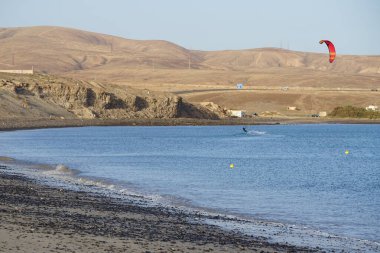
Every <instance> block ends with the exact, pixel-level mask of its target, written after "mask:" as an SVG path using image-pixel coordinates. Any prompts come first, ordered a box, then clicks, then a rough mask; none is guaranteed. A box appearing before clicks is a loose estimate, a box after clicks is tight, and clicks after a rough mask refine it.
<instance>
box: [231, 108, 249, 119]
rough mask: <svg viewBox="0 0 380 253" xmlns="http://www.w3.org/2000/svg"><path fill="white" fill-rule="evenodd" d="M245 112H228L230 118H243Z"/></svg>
mask: <svg viewBox="0 0 380 253" xmlns="http://www.w3.org/2000/svg"><path fill="white" fill-rule="evenodd" d="M246 112H247V111H245V110H229V113H230V114H231V117H237V118H243V117H244V116H245V115H246Z"/></svg>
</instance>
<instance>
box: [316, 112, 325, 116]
mask: <svg viewBox="0 0 380 253" xmlns="http://www.w3.org/2000/svg"><path fill="white" fill-rule="evenodd" d="M318 115H319V117H326V116H327V112H319V113H318Z"/></svg>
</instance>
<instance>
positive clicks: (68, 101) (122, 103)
mask: <svg viewBox="0 0 380 253" xmlns="http://www.w3.org/2000/svg"><path fill="white" fill-rule="evenodd" d="M218 109H219V108H216V110H210V109H209V108H207V107H205V106H201V105H193V104H190V103H188V102H186V101H184V100H183V99H182V97H180V96H176V95H174V94H170V93H163V92H152V91H148V90H138V89H134V88H131V87H126V86H124V87H122V88H120V87H119V86H116V85H112V84H104V83H97V82H87V81H83V80H75V79H70V78H64V77H57V76H52V75H47V74H34V75H22V74H8V73H0V119H18V118H19V119H25V120H28V119H78V118H79V119H95V118H100V119H129V118H142V119H152V118H179V117H191V118H205V119H218V118H222V117H225V116H226V115H225V114H224V113H223V110H219V111H218Z"/></svg>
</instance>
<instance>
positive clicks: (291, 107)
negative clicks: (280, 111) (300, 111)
mask: <svg viewBox="0 0 380 253" xmlns="http://www.w3.org/2000/svg"><path fill="white" fill-rule="evenodd" d="M288 110H289V111H296V110H297V107H296V106H288Z"/></svg>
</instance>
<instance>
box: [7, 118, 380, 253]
mask: <svg viewBox="0 0 380 253" xmlns="http://www.w3.org/2000/svg"><path fill="white" fill-rule="evenodd" d="M247 128H248V130H249V132H248V133H243V131H242V127H239V126H199V127H197V126H175V127H140V126H138V127H137V126H134V127H84V128H62V129H41V130H24V131H13V132H0V155H2V156H9V157H13V158H16V159H20V160H24V161H29V162H33V163H43V164H52V165H56V164H64V165H65V166H68V167H69V168H72V169H76V170H78V171H79V174H78V175H76V176H77V177H81V178H92V179H94V178H95V179H96V178H98V179H102V180H107V181H108V182H112V183H113V184H114V185H118V186H119V187H123V188H126V189H131V190H133V191H134V192H139V193H140V194H142V195H147V196H148V195H149V196H157V199H158V200H160V201H163V202H166V203H171V204H174V205H177V206H188V207H193V208H199V209H201V210H211V211H214V212H219V213H222V214H229V215H234V216H237V217H242V218H244V219H248V220H250V219H252V220H258V221H268V222H275V223H276V224H285V225H286V224H288V225H290V227H292V226H293V227H294V226H297V227H299V228H304V229H307V230H310V229H311V230H313V231H318V232H319V233H321V234H324V235H326V238H331V237H332V236H338V237H339V238H345V240H359V241H362V242H364V243H365V244H373V245H375V246H373V245H372V246H373V248H375V249H379V248H376V247H377V246H379V245H380V244H379V242H380V126H379V125H344V124H336V125H274V126H248V127H247ZM346 151H347V152H346ZM231 164H233V168H231V167H232V166H231ZM248 230H249V229H248ZM263 230H264V231H265V229H263ZM300 233H302V231H301V232H300ZM272 237H273V238H274V235H273V234H272V235H271V238H272ZM273 238H272V239H273ZM274 239H275V238H274ZM317 244H318V243H317ZM345 244H346V243H345ZM376 245H377V246H376ZM355 247H357V248H358V249H359V250H360V247H361V246H360V245H359V246H355ZM338 248H339V247H338ZM373 248H372V249H373ZM372 251H376V250H372Z"/></svg>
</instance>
